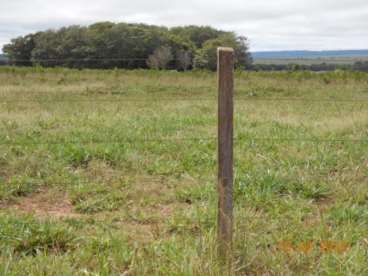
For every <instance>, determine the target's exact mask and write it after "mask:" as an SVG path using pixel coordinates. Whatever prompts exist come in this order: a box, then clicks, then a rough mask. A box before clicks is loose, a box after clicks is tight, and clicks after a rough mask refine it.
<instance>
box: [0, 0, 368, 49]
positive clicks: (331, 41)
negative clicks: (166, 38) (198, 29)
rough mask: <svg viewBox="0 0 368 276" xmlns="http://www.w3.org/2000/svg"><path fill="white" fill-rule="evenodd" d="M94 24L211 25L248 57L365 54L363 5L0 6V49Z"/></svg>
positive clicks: (94, 1)
mask: <svg viewBox="0 0 368 276" xmlns="http://www.w3.org/2000/svg"><path fill="white" fill-rule="evenodd" d="M96 21H113V22H121V21H123V22H139V23H141V22H143V23H150V24H159V25H165V26H176V25H188V24H197V25H212V26H214V27H218V28H222V29H225V30H233V31H236V32H237V33H238V34H241V35H245V36H247V37H248V38H249V39H250V46H251V50H252V51H259V50H290V49H300V50H304V49H307V50H323V49H366V48H368V0H273V1H272V0H221V1H220V0H186V1H183V0H130V1H127V0H0V48H2V46H3V44H5V43H7V42H9V41H10V39H11V38H13V37H16V36H19V35H24V34H27V33H30V32H35V31H39V30H46V29H49V28H58V27H61V26H65V25H71V24H79V25H86V24H90V23H93V22H96Z"/></svg>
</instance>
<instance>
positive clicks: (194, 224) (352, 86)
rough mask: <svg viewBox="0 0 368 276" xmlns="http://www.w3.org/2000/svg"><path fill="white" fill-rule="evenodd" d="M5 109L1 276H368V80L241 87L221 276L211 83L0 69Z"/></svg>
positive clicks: (253, 78) (344, 76) (305, 78)
mask: <svg viewBox="0 0 368 276" xmlns="http://www.w3.org/2000/svg"><path fill="white" fill-rule="evenodd" d="M0 97H1V98H0V208H1V209H0V275H260V274H264V275H307V274H314V275H316V274H321V275H367V274H368V267H367V259H368V185H367V184H368V140H367V134H368V129H367V126H368V74H364V73H350V72H340V71H337V72H329V73H316V74H314V73H309V72H278V73H277V72H274V73H271V72H263V73H262V72H258V73H254V72H251V73H247V72H242V73H240V72H237V73H236V100H235V103H236V108H235V109H236V110H235V132H236V133H235V135H236V137H237V139H236V141H235V149H234V150H235V183H234V186H235V187H234V200H235V237H234V261H233V264H232V266H231V268H230V269H229V270H228V269H227V267H225V266H223V265H221V262H219V261H218V259H217V257H216V208H217V195H216V188H215V187H216V178H217V177H216V176H217V167H216V165H217V162H216V159H217V149H216V148H217V141H216V135H217V102H216V75H215V74H214V73H209V72H188V73H178V72H154V71H121V70H111V71H97V70H96V71H92V70H83V71H78V70H68V69H42V68H34V69H26V68H18V69H15V68H10V67H9V68H7V67H5V68H1V69H0ZM199 138H202V139H199Z"/></svg>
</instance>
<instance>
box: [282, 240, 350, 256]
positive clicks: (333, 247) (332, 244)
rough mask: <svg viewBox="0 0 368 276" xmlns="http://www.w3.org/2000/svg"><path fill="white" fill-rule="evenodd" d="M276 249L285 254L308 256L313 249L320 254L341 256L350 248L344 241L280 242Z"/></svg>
mask: <svg viewBox="0 0 368 276" xmlns="http://www.w3.org/2000/svg"><path fill="white" fill-rule="evenodd" d="M276 248H277V249H278V250H280V251H283V252H286V253H292V252H298V253H304V254H309V253H311V252H312V251H313V250H314V249H317V250H319V251H320V252H322V253H332V252H335V253H339V254H342V253H344V252H346V251H348V250H349V248H350V246H349V243H348V242H345V241H328V240H323V241H318V242H314V241H303V242H299V243H296V244H295V243H293V242H291V241H281V242H278V243H277V246H276Z"/></svg>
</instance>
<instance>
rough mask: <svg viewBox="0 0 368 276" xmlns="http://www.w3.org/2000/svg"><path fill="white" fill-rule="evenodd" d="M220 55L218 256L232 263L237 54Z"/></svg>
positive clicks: (223, 51)
mask: <svg viewBox="0 0 368 276" xmlns="http://www.w3.org/2000/svg"><path fill="white" fill-rule="evenodd" d="M217 55H218V64H217V70H218V89H219V90H218V166H219V167H218V186H217V189H218V195H219V198H218V217H217V227H218V230H217V231H218V232H217V234H218V242H219V244H218V253H219V256H220V257H221V258H225V259H229V257H230V256H231V250H232V236H233V132H234V130H233V113H234V103H233V95H234V50H233V49H231V48H219V49H218V50H217Z"/></svg>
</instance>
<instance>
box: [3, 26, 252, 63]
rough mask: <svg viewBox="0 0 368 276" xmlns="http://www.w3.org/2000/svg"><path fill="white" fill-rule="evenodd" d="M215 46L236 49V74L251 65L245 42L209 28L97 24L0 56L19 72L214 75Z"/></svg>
mask: <svg viewBox="0 0 368 276" xmlns="http://www.w3.org/2000/svg"><path fill="white" fill-rule="evenodd" d="M219 46H226V47H232V48H234V49H235V63H236V64H235V65H236V67H237V68H246V67H249V66H250V65H251V63H252V58H251V55H250V53H249V47H248V41H247V38H246V37H243V36H238V35H236V34H235V33H234V32H226V31H222V30H217V29H215V28H212V27H209V26H184V27H174V28H166V27H161V26H154V25H146V24H128V23H111V22H100V23H95V24H93V25H90V26H69V27H63V28H61V29H57V30H47V31H42V32H36V33H32V34H28V35H25V36H21V37H17V38H15V39H12V40H11V42H10V43H9V44H7V45H5V46H4V47H3V52H4V53H5V54H6V56H7V58H8V62H9V63H10V64H12V65H19V66H33V65H40V66H45V67H55V66H65V67H70V68H126V69H136V68H154V69H175V70H190V69H193V68H200V69H209V70H215V69H216V60H217V58H216V55H217V54H216V51H217V50H216V49H217V47H219Z"/></svg>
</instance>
